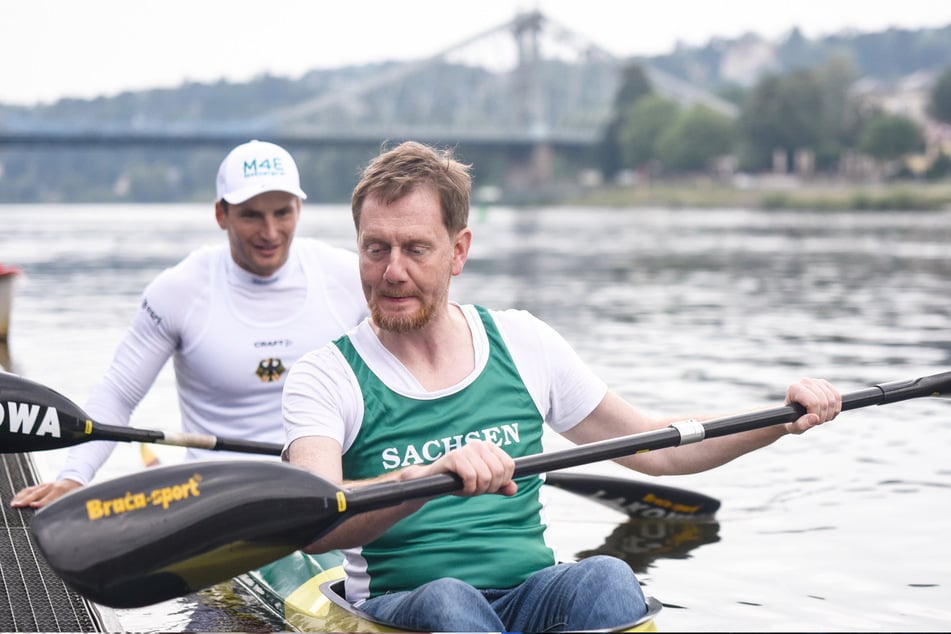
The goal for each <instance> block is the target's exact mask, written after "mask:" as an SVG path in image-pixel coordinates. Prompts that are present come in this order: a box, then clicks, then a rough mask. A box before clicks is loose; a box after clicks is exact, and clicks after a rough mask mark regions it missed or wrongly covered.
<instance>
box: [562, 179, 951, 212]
mask: <svg viewBox="0 0 951 634" xmlns="http://www.w3.org/2000/svg"><path fill="white" fill-rule="evenodd" d="M562 204H571V205H582V206H599V207H657V206H663V207H674V208H677V207H691V208H711V209H712V208H743V209H802V210H815V211H835V210H847V209H854V210H869V211H892V210H917V211H939V210H943V209H951V181H948V180H944V181H935V182H925V181H921V182H918V181H900V182H894V183H887V184H851V183H842V182H827V181H800V182H796V181H784V182H771V183H760V184H755V185H749V186H746V187H737V186H733V185H729V184H724V183H718V182H714V181H712V180H696V181H691V182H666V181H665V182H655V183H650V184H647V185H643V184H641V185H631V186H605V187H600V188H596V189H591V190H588V191H587V192H585V193H583V194H580V195H578V196H572V197H570V200H569V199H565V200H563V201H562Z"/></svg>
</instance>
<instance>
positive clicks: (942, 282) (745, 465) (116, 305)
mask: <svg viewBox="0 0 951 634" xmlns="http://www.w3.org/2000/svg"><path fill="white" fill-rule="evenodd" d="M471 220H472V223H471V224H472V227H473V230H474V232H475V240H474V246H473V250H472V256H471V259H470V261H469V263H468V264H467V266H466V270H465V272H464V273H463V274H462V276H461V277H459V278H456V280H455V281H454V291H453V292H454V296H455V298H456V299H458V300H460V301H465V302H476V303H482V304H484V305H487V306H490V307H496V308H503V307H509V306H514V307H519V308H524V309H528V310H530V311H532V312H534V313H535V314H537V315H538V316H540V317H542V318H544V319H546V320H547V321H549V322H550V323H551V324H552V325H553V326H554V327H555V328H556V329H558V330H559V331H561V333H562V334H563V335H565V337H567V339H568V340H569V341H570V342H571V343H572V344H573V345H574V346H575V348H576V349H577V351H578V352H579V354H580V355H581V357H582V358H583V359H585V360H586V361H588V362H589V363H590V364H591V365H592V366H593V367H594V368H595V369H596V371H597V372H599V373H600V374H601V375H602V376H603V377H604V378H605V379H606V380H607V381H608V383H609V384H610V385H611V386H612V387H613V388H614V389H615V390H616V391H618V392H619V393H621V394H622V395H623V396H625V397H626V398H628V399H630V400H631V401H632V402H633V403H634V404H635V405H637V406H638V407H640V408H643V409H645V410H647V411H649V412H654V413H658V414H665V415H667V414H671V415H672V414H696V413H718V412H719V413H726V412H732V411H737V410H746V409H752V408H760V407H771V406H774V405H778V404H781V401H782V397H783V392H784V389H785V386H786V385H787V384H789V383H790V382H792V381H795V380H797V379H798V378H799V377H801V376H805V375H810V376H819V377H824V378H828V379H830V380H831V381H833V382H834V383H835V384H836V385H838V386H839V387H840V389H842V391H849V390H855V389H860V388H863V387H866V386H868V385H871V384H874V383H879V382H883V381H891V380H897V379H904V378H912V377H917V376H923V375H927V374H933V373H936V372H941V371H945V370H949V369H951V212H927V213H923V212H897V211H896V212H887V213H885V212H882V213H859V212H835V213H832V212H822V213H812V212H777V211H769V212H765V211H744V210H719V211H712V210H692V209H677V210H671V209H637V210H634V209H630V210H609V209H597V208H557V209H546V208H539V209H508V208H501V207H500V208H491V209H478V210H474V211H473V217H472V219H471ZM0 227H2V231H0V261H2V262H5V263H6V264H15V265H19V266H22V267H23V268H24V270H25V275H24V276H22V278H21V279H19V280H18V284H17V288H16V297H15V301H14V309H13V317H12V320H11V328H10V343H9V346H8V349H7V350H5V351H4V352H5V353H6V354H7V355H8V357H7V358H4V357H0V359H4V360H5V361H6V362H7V363H8V364H9V365H10V366H12V369H13V371H15V372H17V373H19V374H22V375H24V376H26V377H28V378H31V379H33V380H35V381H38V382H40V383H43V384H45V385H48V386H50V387H52V388H54V389H56V390H58V391H60V392H62V393H63V394H65V395H66V396H68V397H70V398H72V399H73V400H75V401H77V402H78V403H80V404H81V403H82V402H83V401H84V399H85V398H86V396H87V395H88V393H89V392H90V390H91V389H92V387H93V385H94V384H95V382H96V381H97V380H98V377H99V376H100V375H101V374H102V372H103V371H104V370H105V368H106V366H107V364H108V363H109V360H110V358H111V355H112V352H113V349H114V347H115V344H116V342H117V341H118V339H119V337H120V335H121V334H122V332H123V330H124V328H125V327H126V325H127V323H128V322H129V320H130V318H131V316H132V314H133V312H134V311H135V309H136V306H137V299H138V295H139V293H140V292H141V290H142V289H143V288H144V286H145V285H146V284H147V283H148V282H149V281H150V280H151V279H152V277H153V276H154V275H155V274H156V273H157V272H158V271H160V270H161V269H163V268H164V267H167V266H170V265H172V264H173V263H175V262H176V261H178V260H179V259H180V258H181V257H183V256H184V255H185V254H186V253H187V252H188V251H189V250H191V249H192V248H194V247H196V246H198V245H200V244H204V243H215V242H218V241H220V240H223V239H224V236H223V234H222V233H221V232H220V230H219V229H218V228H217V225H216V224H215V221H214V218H213V210H212V208H211V206H210V205H168V206H165V205H161V206H157V205H156V206H138V205H136V206H129V205H122V206H79V205H69V206H36V205H31V206H11V205H7V206H0ZM301 232H302V233H303V234H304V235H314V236H321V237H324V238H325V239H327V240H328V241H330V242H333V243H336V244H340V245H344V246H352V244H353V228H352V225H351V222H350V215H349V210H348V209H347V208H346V207H344V206H316V205H309V206H306V207H305V212H304V217H303V221H302V227H301ZM177 420H178V409H177V404H176V400H175V394H174V384H173V379H172V375H171V369H170V367H167V368H166V369H165V371H163V373H162V374H161V376H160V377H159V380H158V382H157V383H156V386H155V387H154V388H153V390H152V391H151V393H150V394H149V396H148V397H147V398H146V400H145V401H144V402H143V403H142V405H141V406H140V408H139V410H138V411H137V412H136V415H135V417H134V419H133V424H135V425H136V426H138V427H156V428H167V429H176V428H177V425H178V422H177ZM104 422H107V421H104ZM546 440H547V444H548V446H549V447H550V448H562V447H564V446H565V443H564V441H562V440H561V439H560V438H559V437H553V438H547V439H546ZM949 449H951V401H948V400H941V399H916V400H912V401H907V402H904V403H897V404H892V405H888V406H885V407H874V408H865V409H860V410H855V411H851V412H846V413H844V414H842V415H841V416H840V417H839V419H838V420H837V421H835V422H834V423H832V424H829V425H826V426H823V427H822V428H820V429H818V430H814V431H812V432H810V433H808V434H805V435H803V436H800V437H788V438H784V439H782V440H780V441H779V442H778V443H776V444H775V445H773V446H771V447H768V448H766V449H764V450H761V451H759V452H756V453H754V454H751V455H747V456H744V457H742V458H740V459H738V460H736V461H734V462H733V463H730V464H728V465H725V466H723V467H721V468H719V469H716V470H713V471H710V472H707V473H703V474H696V475H690V476H677V477H668V478H663V479H661V480H660V481H659V483H661V484H666V485H671V486H676V487H682V488H685V489H688V490H693V491H698V492H701V493H705V494H707V495H710V496H713V497H716V498H718V499H719V500H720V501H721V502H722V507H721V509H720V511H719V512H718V513H717V516H716V522H713V523H709V524H703V525H691V524H675V523H670V524H657V523H654V524H648V523H644V522H641V523H637V522H632V521H628V520H627V518H626V516H623V515H621V514H619V513H617V512H615V511H614V510H611V509H609V508H607V507H604V506H602V505H600V504H597V503H596V502H593V501H591V500H588V499H586V498H583V497H580V496H577V495H572V494H568V493H564V492H561V491H557V490H555V491H549V492H548V495H549V496H550V498H551V502H552V505H553V512H552V517H553V519H554V520H555V523H556V528H555V530H554V531H553V534H554V537H555V539H556V542H557V544H558V547H559V548H560V549H561V551H562V552H561V553H560V554H561V556H562V557H565V558H571V557H577V556H583V555H585V554H588V553H591V552H611V553H613V554H616V555H619V556H622V557H624V558H625V559H627V560H628V561H629V562H630V563H631V565H632V566H633V567H634V568H635V570H636V571H637V573H638V574H639V576H640V578H641V580H642V583H643V584H644V586H645V589H646V591H647V592H649V593H650V594H652V595H654V596H656V597H657V598H659V599H660V600H661V601H662V602H663V603H664V604H665V605H666V606H667V607H666V608H665V609H664V610H663V611H662V613H661V615H660V616H659V617H658V618H657V625H658V627H659V628H660V629H661V630H664V631H724V630H732V631H767V630H772V631H789V630H813V631H816V630H852V631H863V630H864V631H882V630H891V631H899V630H901V631H928V630H930V631H946V630H947V629H948V627H949V625H951V566H949V565H948V562H949V561H951V540H949V539H948V538H947V535H948V534H951V513H949V511H948V508H949V505H951V466H949V462H948V458H947V456H948V452H949ZM155 451H156V453H158V454H159V457H160V458H161V459H162V460H163V461H166V462H171V461H175V460H177V459H178V458H179V457H180V455H181V454H180V452H179V450H178V449H175V448H167V447H156V448H155ZM63 455H64V454H63V451H62V450H60V451H53V452H45V453H37V454H34V456H35V458H36V460H37V462H38V466H39V468H40V470H41V472H42V473H43V474H45V475H46V476H47V477H51V476H52V475H54V474H55V471H56V470H57V468H58V466H59V465H60V464H61V463H62V459H63ZM141 464H142V463H141V456H140V453H139V448H138V447H137V446H135V445H130V444H120V446H119V447H118V448H117V450H116V452H115V453H114V454H113V457H112V458H111V460H110V461H109V462H108V463H107V465H106V467H105V468H104V469H103V470H102V472H101V474H100V476H99V477H100V478H107V477H116V476H121V475H122V474H123V473H127V472H129V471H132V470H135V469H139V468H141ZM582 470H587V471H591V472H596V473H603V474H608V475H620V476H629V475H630V474H628V473H627V472H626V471H625V470H623V469H621V468H620V467H617V466H616V465H614V464H611V463H607V464H603V463H599V464H597V465H590V466H587V467H584V468H582ZM631 477H637V478H643V477H642V476H638V475H637V474H634V475H633V476H631ZM115 616H116V617H117V618H118V619H119V621H120V623H121V624H122V626H123V627H124V628H125V629H128V630H134V631H182V630H190V629H202V630H206V631H211V630H222V631H236V630H242V631H253V630H260V631H264V630H267V629H270V628H272V627H273V623H272V622H269V621H268V620H267V619H266V618H265V617H263V616H262V614H261V613H260V612H259V611H257V610H255V609H253V608H248V607H246V606H244V605H243V604H242V603H241V601H240V597H237V596H235V595H234V594H233V593H231V592H230V590H229V589H228V588H224V589H222V588H216V589H215V590H213V591H208V592H205V593H202V594H201V595H200V596H199V597H198V598H195V597H192V598H188V599H183V600H179V601H171V602H166V603H162V604H158V605H155V606H150V607H148V608H143V609H139V610H120V611H117V612H116V614H115Z"/></svg>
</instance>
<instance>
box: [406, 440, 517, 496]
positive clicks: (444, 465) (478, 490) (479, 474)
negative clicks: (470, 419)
mask: <svg viewBox="0 0 951 634" xmlns="http://www.w3.org/2000/svg"><path fill="white" fill-rule="evenodd" d="M444 472H452V473H455V474H457V475H458V476H459V477H460V478H462V483H463V487H462V489H461V490H460V491H458V492H457V493H456V495H460V496H473V495H482V494H483V493H498V494H500V495H515V492H516V491H517V490H518V485H517V484H516V483H515V481H514V480H512V475H513V474H514V473H515V461H514V460H513V459H512V457H511V456H510V455H508V454H507V453H505V451H504V450H503V449H502V448H500V447H499V446H498V445H496V444H495V443H491V442H485V441H482V440H475V441H471V442H468V443H466V444H465V445H463V446H462V447H460V448H459V449H454V450H453V451H450V452H449V453H447V454H446V455H444V456H443V457H441V458H439V459H438V460H436V461H435V462H433V463H432V464H429V465H425V466H417V467H410V468H408V469H406V470H404V471H403V472H402V474H401V479H412V478H421V477H423V476H427V475H432V474H435V473H444Z"/></svg>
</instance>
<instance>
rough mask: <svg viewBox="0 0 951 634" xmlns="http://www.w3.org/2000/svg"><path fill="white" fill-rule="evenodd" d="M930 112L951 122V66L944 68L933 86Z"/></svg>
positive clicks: (938, 118) (929, 102) (946, 121)
mask: <svg viewBox="0 0 951 634" xmlns="http://www.w3.org/2000/svg"><path fill="white" fill-rule="evenodd" d="M928 114H929V115H931V116H932V117H934V118H935V119H937V120H938V121H941V122H943V123H951V66H948V67H947V68H945V69H944V71H943V72H942V73H941V75H939V76H938V79H937V81H935V83H934V86H932V88H931V94H930V95H929V99H928Z"/></svg>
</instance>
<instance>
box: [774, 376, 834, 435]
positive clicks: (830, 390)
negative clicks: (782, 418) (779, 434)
mask: <svg viewBox="0 0 951 634" xmlns="http://www.w3.org/2000/svg"><path fill="white" fill-rule="evenodd" d="M792 403H798V404H800V405H802V406H803V407H805V408H806V413H805V414H803V415H802V416H800V417H799V418H798V419H797V420H796V421H795V422H792V423H786V425H785V427H786V431H787V432H789V433H790V434H801V433H803V432H804V431H806V430H808V429H811V428H813V427H816V426H818V425H821V424H822V423H824V422H827V421H830V420H832V419H833V418H835V417H836V416H838V415H839V412H841V411H842V395H841V394H839V392H838V390H836V389H835V388H834V387H832V385H831V384H830V383H829V382H828V381H826V380H824V379H809V378H805V379H802V380H800V381H799V382H798V383H793V384H792V385H790V386H789V389H788V390H786V404H787V405H790V404H792Z"/></svg>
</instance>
